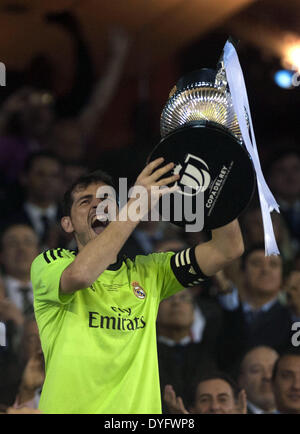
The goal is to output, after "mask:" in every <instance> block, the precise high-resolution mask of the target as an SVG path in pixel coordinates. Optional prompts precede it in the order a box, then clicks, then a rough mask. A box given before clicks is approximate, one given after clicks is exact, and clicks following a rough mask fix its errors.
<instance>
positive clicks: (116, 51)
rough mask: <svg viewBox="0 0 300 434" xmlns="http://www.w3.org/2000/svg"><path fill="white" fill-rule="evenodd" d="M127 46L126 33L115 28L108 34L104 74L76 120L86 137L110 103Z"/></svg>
mask: <svg viewBox="0 0 300 434" xmlns="http://www.w3.org/2000/svg"><path fill="white" fill-rule="evenodd" d="M128 46H129V38H128V36H127V34H126V33H125V32H123V31H121V30H120V29H115V30H114V31H112V32H111V34H110V57H109V59H108V63H107V67H106V70H105V72H104V74H103V75H102V76H101V77H100V78H99V80H98V82H97V83H96V85H95V88H94V90H93V91H92V96H91V98H90V101H89V102H88V104H87V105H86V106H85V107H84V108H83V110H82V111H81V113H80V115H79V117H78V122H79V125H80V128H81V130H82V132H83V134H84V136H85V138H86V139H87V138H88V137H89V136H90V135H91V134H93V131H94V129H95V126H96V124H97V123H98V122H99V120H100V118H101V116H102V115H103V113H104V111H105V110H106V108H107V106H108V104H109V103H110V101H111V99H112V97H113V94H114V92H115V90H116V87H117V85H118V84H119V80H120V77H121V75H122V74H123V67H124V62H125V59H126V55H127V51H128Z"/></svg>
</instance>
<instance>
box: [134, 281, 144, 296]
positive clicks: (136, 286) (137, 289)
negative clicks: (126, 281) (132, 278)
mask: <svg viewBox="0 0 300 434" xmlns="http://www.w3.org/2000/svg"><path fill="white" fill-rule="evenodd" d="M131 285H132V288H133V293H134V295H135V296H136V297H137V298H139V299H141V300H143V299H144V298H145V297H146V291H145V290H144V289H143V288H142V287H141V286H140V284H139V282H132V283H131Z"/></svg>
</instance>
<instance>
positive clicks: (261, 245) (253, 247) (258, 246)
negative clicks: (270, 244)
mask: <svg viewBox="0 0 300 434" xmlns="http://www.w3.org/2000/svg"><path fill="white" fill-rule="evenodd" d="M256 250H263V251H265V245H264V243H256V244H252V245H251V246H249V247H248V248H247V249H246V250H245V252H244V253H243V255H242V257H241V269H242V270H244V269H245V266H246V261H247V258H248V256H249V255H251V253H253V252H255V251H256Z"/></svg>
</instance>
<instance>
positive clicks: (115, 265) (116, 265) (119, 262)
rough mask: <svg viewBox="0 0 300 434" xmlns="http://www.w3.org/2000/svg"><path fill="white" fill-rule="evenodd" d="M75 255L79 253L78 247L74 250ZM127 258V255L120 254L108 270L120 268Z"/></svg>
mask: <svg viewBox="0 0 300 434" xmlns="http://www.w3.org/2000/svg"><path fill="white" fill-rule="evenodd" d="M72 251H73V253H74V255H75V256H77V255H78V248H76V249H74V250H72ZM125 260H126V255H124V254H123V255H120V254H119V255H118V257H117V260H116V262H114V263H113V264H110V265H109V266H108V267H107V270H112V271H116V270H119V269H120V268H121V267H122V264H123V262H125Z"/></svg>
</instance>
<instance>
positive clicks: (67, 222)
mask: <svg viewBox="0 0 300 434" xmlns="http://www.w3.org/2000/svg"><path fill="white" fill-rule="evenodd" d="M60 224H61V226H62V228H63V230H64V231H65V232H67V233H68V234H71V233H72V232H74V228H73V224H72V220H71V218H70V217H69V216H65V217H62V219H61V221H60Z"/></svg>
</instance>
